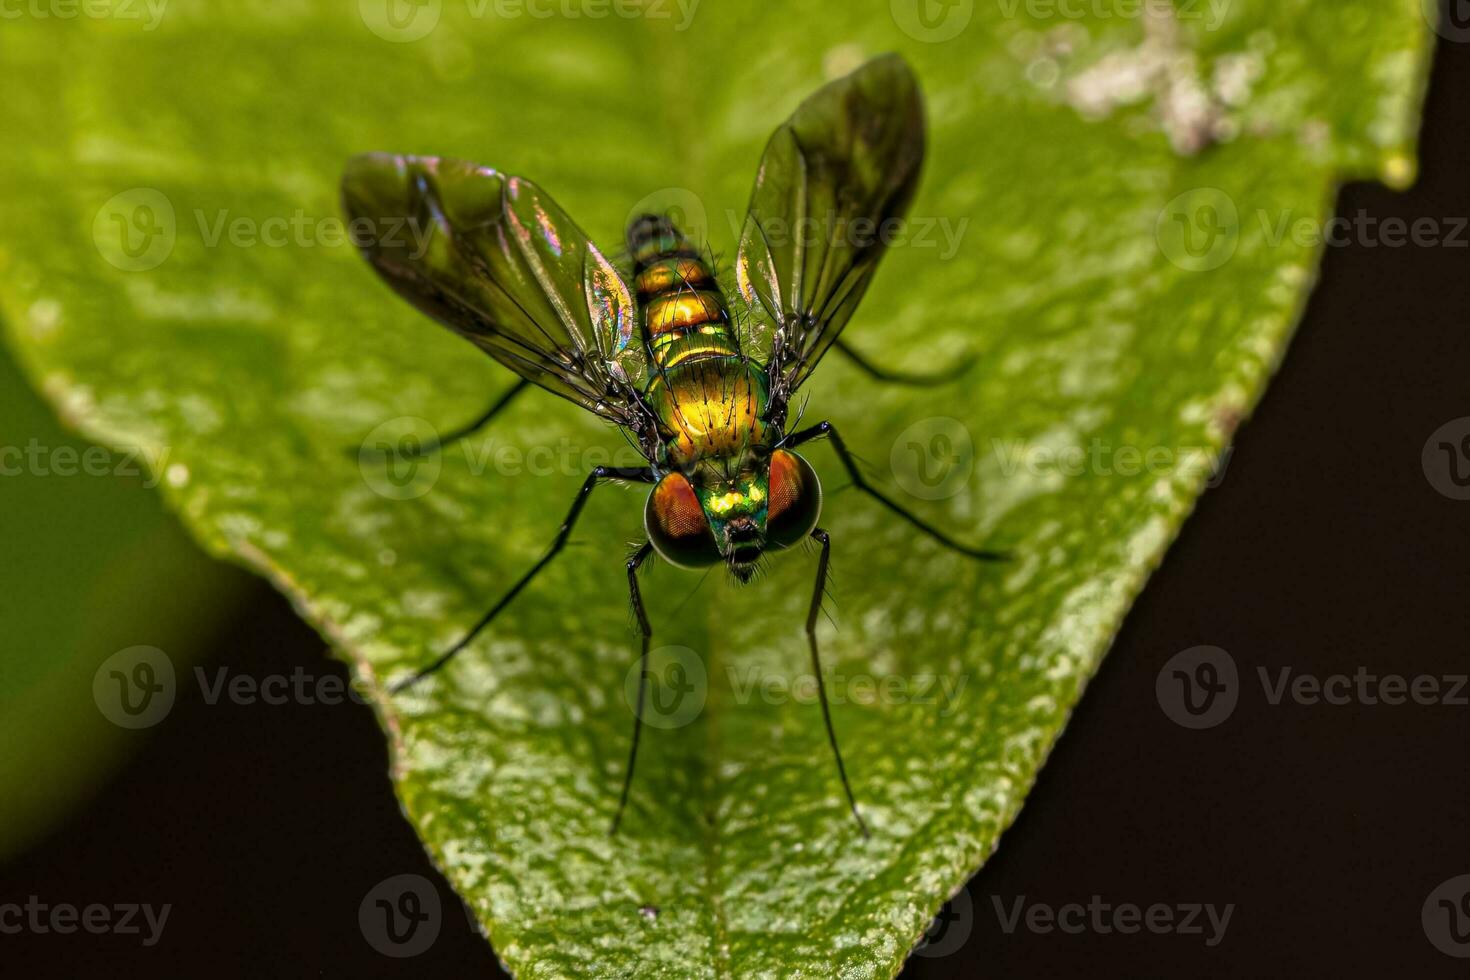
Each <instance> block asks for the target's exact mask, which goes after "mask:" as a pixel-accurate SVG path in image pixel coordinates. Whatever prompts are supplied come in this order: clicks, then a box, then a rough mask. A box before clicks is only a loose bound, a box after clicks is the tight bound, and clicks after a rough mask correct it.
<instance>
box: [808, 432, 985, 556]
mask: <svg viewBox="0 0 1470 980" xmlns="http://www.w3.org/2000/svg"><path fill="white" fill-rule="evenodd" d="M823 437H826V438H827V439H828V440H829V441H830V442H831V443H832V449H833V451H834V452H836V453H837V458H838V459H840V460H841V461H842V465H843V467H844V468H845V469H846V470H847V475H848V476H849V477H851V478H852V483H853V486H855V487H857V488H858V489H859V490H861V491H862V492H863V493H865V494H867V495H868V496H870V497H872V498H873V499H874V500H877V501H878V502H879V503H880V504H882V505H883V506H884V507H887V508H888V509H889V510H891V511H893V513H895V514H897V515H898V516H899V517H902V518H903V519H904V520H906V521H908V522H909V523H910V524H912V525H913V526H914V527H916V528H918V529H919V530H920V531H923V532H924V533H925V534H927V535H929V536H930V537H931V538H933V539H934V540H935V541H938V542H939V543H940V544H942V545H944V546H945V547H946V548H953V549H954V550H955V551H958V552H959V553H960V554H962V555H967V556H968V557H970V558H974V559H976V560H977V561H1005V560H1006V559H1008V558H1009V557H1010V555H1009V554H1008V553H1007V552H1004V551H992V550H989V549H986V548H974V547H971V546H970V545H967V544H961V543H960V542H958V541H956V540H955V539H954V538H952V537H950V536H949V535H948V534H945V533H944V532H943V531H941V530H939V528H937V527H935V526H934V525H933V524H930V523H929V522H928V521H926V520H924V519H923V518H922V517H920V516H918V515H917V514H914V513H912V512H910V511H909V510H908V509H907V508H905V507H904V506H903V505H901V504H899V503H898V502H897V501H895V500H893V499H892V498H891V497H889V496H888V495H887V494H885V493H883V491H881V490H879V489H878V488H877V487H875V486H873V485H872V484H871V483H869V482H868V479H867V477H865V476H863V473H862V471H861V470H860V469H858V465H857V460H855V459H854V458H853V456H852V453H851V452H850V451H849V450H848V448H847V444H846V443H844V442H843V441H842V436H840V435H838V434H837V427H836V426H834V425H833V424H832V423H831V422H819V423H817V424H816V425H814V426H812V427H811V428H810V429H802V430H801V431H800V432H796V433H793V434H792V435H790V436H788V437H787V438H786V439H785V441H783V442H782V443H781V445H782V447H783V448H789V449H794V448H796V447H797V446H799V445H801V444H802V443H804V442H810V441H811V440H813V439H821V438H823Z"/></svg>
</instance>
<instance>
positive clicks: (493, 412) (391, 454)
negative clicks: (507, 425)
mask: <svg viewBox="0 0 1470 980" xmlns="http://www.w3.org/2000/svg"><path fill="white" fill-rule="evenodd" d="M529 387H531V382H529V381H527V380H526V379H525V378H520V379H518V380H517V381H516V383H515V384H513V385H511V386H510V388H509V389H508V390H507V391H506V392H505V393H504V394H502V395H500V396H499V397H498V398H496V399H495V401H493V402H491V403H490V407H489V408H487V409H485V411H483V412H481V413H480V415H479V417H478V418H476V419H474V420H473V421H471V422H466V423H465V424H464V425H461V426H460V427H459V428H457V429H450V430H449V431H448V432H447V433H445V434H444V435H442V436H438V437H436V438H433V439H429V440H428V441H426V442H423V443H420V444H418V445H416V446H413V447H411V448H405V449H399V448H389V447H387V446H373V447H368V446H363V447H362V448H361V449H354V450H351V451H350V452H351V454H352V455H354V456H361V455H364V454H365V455H368V456H376V457H377V458H379V459H420V458H422V457H424V456H431V455H433V454H434V453H437V452H438V451H439V450H441V449H443V448H445V447H446V446H449V445H452V444H453V443H456V442H458V441H459V440H461V439H463V438H465V437H466V436H472V435H474V434H475V433H476V432H479V431H480V430H481V429H483V428H484V427H485V426H487V425H489V424H490V420H491V419H493V418H495V416H497V415H499V414H500V413H501V412H502V411H503V410H504V409H505V408H506V407H507V406H509V405H510V403H511V402H513V401H514V400H515V397H516V396H517V395H519V394H520V393H521V392H523V391H525V390H526V389H527V388H529Z"/></svg>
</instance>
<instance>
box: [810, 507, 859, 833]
mask: <svg viewBox="0 0 1470 980" xmlns="http://www.w3.org/2000/svg"><path fill="white" fill-rule="evenodd" d="M812 538H813V539H814V540H816V541H819V542H821V544H822V554H821V557H819V558H818V559H817V584H816V587H815V588H813V589H812V607H811V610H810V611H809V612H808V613H807V615H806V640H807V645H808V646H810V647H811V650H812V673H813V674H815V675H816V678H817V697H818V698H819V699H820V700H821V702H822V721H823V722H825V723H826V725H827V741H828V742H830V743H831V744H832V758H834V759H836V760H837V775H838V777H839V778H841V780H842V791H843V792H844V793H846V794H847V805H848V806H849V807H850V808H851V809H852V816H853V819H854V820H856V821H857V824H858V829H859V830H861V831H862V832H863V836H864V837H867V836H868V825H867V824H865V823H863V817H862V814H860V813H858V808H857V800H856V799H855V798H854V797H853V795H852V785H851V784H849V783H848V781H847V767H846V766H844V765H843V764H842V750H841V749H839V748H838V747H837V732H836V731H834V730H833V728H832V709H831V707H830V706H829V705H828V704H827V685H826V684H825V683H824V682H823V680H822V658H821V657H820V656H818V654H817V617H818V616H819V615H821V612H822V596H823V594H825V593H826V591H827V564H828V562H829V560H830V559H831V557H832V538H831V537H830V536H829V535H828V534H827V532H826V531H825V530H823V529H822V528H817V529H816V530H814V531H812Z"/></svg>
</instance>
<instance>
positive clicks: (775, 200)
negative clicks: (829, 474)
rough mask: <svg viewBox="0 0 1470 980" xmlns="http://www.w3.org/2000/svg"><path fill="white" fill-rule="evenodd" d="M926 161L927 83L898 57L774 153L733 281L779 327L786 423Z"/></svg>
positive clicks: (816, 108) (781, 132) (812, 102)
mask: <svg viewBox="0 0 1470 980" xmlns="http://www.w3.org/2000/svg"><path fill="white" fill-rule="evenodd" d="M923 159H924V104H923V99H922V97H921V96H920V94H919V83H918V80H917V79H916V78H915V77H914V73H913V71H912V70H911V69H910V68H909V66H908V64H907V62H905V61H904V60H903V59H902V58H901V57H899V56H898V55H896V54H889V55H884V56H882V57H880V58H875V59H873V60H872V61H869V62H868V63H867V64H865V65H863V66H862V67H861V68H859V69H858V70H857V71H855V72H853V73H852V74H851V75H848V76H846V77H844V78H840V79H838V80H837V81H834V82H832V83H830V84H828V85H826V86H824V87H822V88H821V89H819V90H817V91H816V92H815V93H814V94H812V95H811V96H810V97H809V98H807V100H806V101H805V102H803V103H802V104H801V105H800V106H798V107H797V109H796V112H794V113H793V114H792V115H791V118H790V119H788V120H786V122H785V123H783V124H782V125H781V127H780V128H779V129H777V130H776V132H775V134H774V135H772V137H771V141H770V142H769V143H768V144H767V145H766V151H765V155H764V156H763V157H762V158H761V163H760V170H759V171H757V173H756V178H755V190H754V191H753V192H752V193H751V197H750V210H749V211H748V213H747V214H746V216H745V225H744V228H743V230H742V232H741V236H740V249H739V252H738V254H737V256H736V261H735V281H736V285H737V288H738V289H739V291H740V294H741V296H743V297H744V298H745V301H746V302H747V303H748V304H750V305H751V307H752V308H753V309H756V311H757V313H758V314H759V313H760V312H761V311H764V315H765V316H766V317H768V318H769V320H770V329H771V339H770V349H771V350H770V360H769V362H768V363H767V370H768V371H769V373H770V376H771V386H772V391H771V396H772V402H773V406H774V407H775V409H776V412H775V414H776V415H777V416H778V417H779V416H780V414H781V413H782V412H784V406H785V404H786V401H787V400H788V399H789V398H790V396H791V393H792V392H793V391H795V390H796V388H797V387H798V386H799V385H800V384H801V383H802V382H803V381H805V380H806V378H807V377H808V376H809V375H810V374H811V371H812V369H813V368H814V367H816V365H817V361H818V360H820V359H821V357H822V354H824V353H825V352H826V350H827V348H828V347H830V346H832V344H833V342H835V341H836V340H837V336H838V334H839V333H841V332H842V328H843V327H844V326H846V325H847V321H848V320H849V319H850V318H851V317H852V314H853V310H854V309H856V308H857V305H858V301H859V300H861V299H862V297H863V293H864V292H866V291H867V288H868V283H869V282H871V281H872V278H873V272H874V270H875V269H876V268H877V266H878V260H879V259H881V258H882V257H883V251H884V246H885V239H887V238H888V237H889V234H890V231H891V226H892V223H893V222H895V221H898V220H901V219H902V217H903V215H904V214H905V213H906V212H907V210H908V206H909V201H910V200H911V199H912V198H913V195H914V188H915V186H916V185H917V183H918V178H919V168H920V165H921V164H922V163H923Z"/></svg>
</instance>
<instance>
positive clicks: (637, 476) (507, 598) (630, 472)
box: [391, 466, 655, 694]
mask: <svg viewBox="0 0 1470 980" xmlns="http://www.w3.org/2000/svg"><path fill="white" fill-rule="evenodd" d="M603 480H637V481H639V482H642V483H652V482H654V480H655V477H654V473H653V470H651V469H646V468H642V467H635V468H630V467H617V466H599V467H598V468H597V469H595V470H593V471H592V472H591V473H589V474H587V479H586V481H585V482H584V483H583V484H582V488H581V489H580V490H578V491H577V497H576V499H575V500H573V501H572V509H571V510H569V511H568V512H567V516H566V520H564V521H562V522H561V530H559V531H558V532H557V534H556V540H555V541H553V542H552V543H551V548H550V549H548V550H547V552H546V554H544V555H542V556H541V560H540V561H538V562H536V564H534V565H532V566H531V570H530V571H528V572H526V574H524V575H522V576H521V577H520V579H519V580H517V582H516V584H515V585H512V586H511V587H510V591H509V592H507V593H506V594H505V595H503V596H501V597H500V601H499V602H497V603H495V605H493V606H491V607H490V611H489V612H487V613H486V614H485V615H483V616H481V617H480V621H479V622H478V623H476V624H475V625H474V626H473V627H472V628H471V629H470V631H469V632H468V633H466V634H465V635H464V636H463V637H462V638H461V639H460V641H459V642H458V643H456V644H455V645H454V646H452V647H450V648H449V649H448V650H446V651H444V652H443V653H441V654H440V655H439V656H438V657H437V658H436V659H435V660H434V662H433V663H431V664H429V666H427V667H425V668H424V669H423V670H421V671H419V672H418V673H416V674H414V675H413V676H412V677H410V678H408V679H407V680H403V681H399V682H398V683H396V684H394V685H393V686H392V688H391V690H392V691H393V693H394V694H397V693H398V692H399V691H402V690H404V689H406V688H408V687H412V686H413V685H414V684H417V683H418V682H419V681H421V680H423V679H424V678H425V677H428V676H429V675H430V674H432V673H434V672H435V671H436V670H438V669H439V668H440V667H443V666H444V665H445V664H447V663H449V661H450V660H452V659H453V658H454V655H455V654H457V653H459V652H460V651H461V650H463V649H464V648H465V647H467V646H469V643H470V641H471V640H473V639H474V638H475V637H476V636H477V635H478V634H479V632H480V631H481V630H483V629H484V628H485V627H486V626H489V625H490V621H491V620H492V619H494V618H495V617H496V616H498V615H499V614H500V610H502V609H504V608H505V607H506V606H508V605H510V603H511V600H512V599H514V598H515V597H516V596H518V595H520V592H521V590H522V589H524V588H525V587H526V585H527V583H529V582H530V581H531V579H533V578H535V577H536V573H537V572H539V571H541V569H543V568H545V567H546V565H547V563H548V562H550V561H551V559H553V558H555V557H556V556H557V553H558V552H560V551H561V549H562V548H563V547H565V546H566V543H567V538H569V537H571V535H572V527H573V526H574V525H575V524H576V523H577V518H578V517H580V516H581V514H582V508H583V507H585V506H586V505H587V497H588V496H589V495H590V494H591V493H592V491H593V490H595V489H597V484H598V483H600V482H601V481H603Z"/></svg>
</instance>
